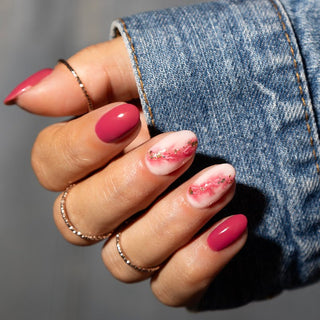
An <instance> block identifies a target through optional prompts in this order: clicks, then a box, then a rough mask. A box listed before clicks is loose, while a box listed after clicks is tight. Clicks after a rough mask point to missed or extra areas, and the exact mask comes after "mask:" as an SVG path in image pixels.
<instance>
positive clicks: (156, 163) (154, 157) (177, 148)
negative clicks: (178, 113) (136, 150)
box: [146, 130, 198, 175]
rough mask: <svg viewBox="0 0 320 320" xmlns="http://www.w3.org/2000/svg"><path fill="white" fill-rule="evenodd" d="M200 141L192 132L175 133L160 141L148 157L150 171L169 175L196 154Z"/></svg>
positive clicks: (151, 149) (150, 150)
mask: <svg viewBox="0 0 320 320" xmlns="http://www.w3.org/2000/svg"><path fill="white" fill-rule="evenodd" d="M197 146H198V140H197V137H196V135H195V134H194V133H193V132H191V131H187V130H184V131H179V132H174V133H171V134H169V135H168V136H166V137H165V138H163V139H162V140H160V141H159V142H158V143H156V144H155V145H154V146H153V147H152V148H150V149H149V151H148V153H147V155H146V164H147V167H148V169H149V170H150V171H151V172H152V173H153V174H156V175H167V174H169V173H171V172H173V171H175V170H177V169H178V168H180V167H181V166H183V165H184V164H185V163H186V162H187V161H188V160H189V159H190V158H191V157H192V156H193V155H194V154H195V152H196V149H197Z"/></svg>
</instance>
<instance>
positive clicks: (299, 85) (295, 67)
mask: <svg viewBox="0 0 320 320" xmlns="http://www.w3.org/2000/svg"><path fill="white" fill-rule="evenodd" d="M270 2H271V4H272V6H273V7H274V9H275V11H276V13H277V15H278V18H279V20H280V23H281V26H282V30H283V32H284V34H285V37H286V39H287V42H288V44H289V47H290V52H291V55H292V58H293V66H294V71H295V76H296V80H297V84H298V88H299V93H300V99H301V101H302V104H303V106H304V109H305V120H306V126H307V130H308V133H309V136H310V144H311V148H312V154H313V157H314V159H315V164H316V168H317V173H318V175H320V166H319V163H318V157H317V154H316V149H315V147H314V139H313V136H312V132H311V127H310V124H309V113H308V110H307V103H306V101H305V99H304V96H305V94H304V91H303V88H302V85H301V76H300V73H299V69H298V63H297V59H296V54H295V51H294V49H293V46H292V42H291V39H290V36H289V34H288V32H287V26H286V24H285V22H284V20H283V18H282V15H281V13H280V10H279V8H278V6H277V5H276V3H275V2H274V1H273V0H270Z"/></svg>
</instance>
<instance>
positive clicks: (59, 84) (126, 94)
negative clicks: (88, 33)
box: [4, 37, 138, 116]
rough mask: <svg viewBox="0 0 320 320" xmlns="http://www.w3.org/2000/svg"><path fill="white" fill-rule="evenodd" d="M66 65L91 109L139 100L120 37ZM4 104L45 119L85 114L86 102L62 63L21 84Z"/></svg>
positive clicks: (75, 56) (104, 43) (84, 51)
mask: <svg viewBox="0 0 320 320" xmlns="http://www.w3.org/2000/svg"><path fill="white" fill-rule="evenodd" d="M68 62H69V64H70V65H71V66H72V68H73V69H74V70H75V71H76V73H77V75H78V76H79V77H80V79H81V81H82V83H83V84H84V86H85V89H86V91H87V92H88V94H89V96H90V98H91V99H92V101H93V105H94V108H99V107H101V106H103V105H105V104H107V103H110V102H114V101H128V100H132V99H135V98H137V97H138V90H137V87H136V84H135V78H134V74H133V70H132V67H131V62H130V59H129V55H128V53H127V49H126V47H125V45H124V42H123V41H122V38H121V37H119V38H116V39H113V40H111V41H108V42H103V43H100V44H97V45H93V46H90V47H87V48H85V49H83V50H81V51H80V52H78V53H77V54H75V55H74V56H72V57H71V58H70V59H68ZM4 103H5V104H7V105H9V104H14V103H16V104H18V105H19V106H21V107H22V108H23V109H25V110H27V111H29V112H32V113H35V114H40V115H46V116H71V115H79V114H83V113H85V112H87V111H88V101H87V99H86V97H85V95H84V93H83V92H82V90H81V88H80V86H79V83H78V82H77V80H76V79H75V77H74V75H73V74H72V73H71V72H70V70H68V68H67V67H66V66H65V65H64V64H62V63H59V64H57V65H56V67H55V68H54V69H53V70H52V69H44V70H41V71H39V72H37V73H36V74H34V75H32V76H31V77H29V78H28V79H26V80H25V81H23V82H22V83H21V84H20V85H18V86H17V87H16V88H15V89H14V90H13V91H12V92H11V93H10V94H9V95H8V97H7V98H6V99H5V100H4Z"/></svg>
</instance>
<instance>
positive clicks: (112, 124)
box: [95, 104, 140, 142]
mask: <svg viewBox="0 0 320 320" xmlns="http://www.w3.org/2000/svg"><path fill="white" fill-rule="evenodd" d="M139 121H140V113H139V110H138V108H137V107H136V106H134V105H132V104H122V105H119V106H116V107H115V108H113V109H111V110H110V111H108V112H107V113H105V114H104V115H103V116H102V117H101V118H100V119H99V121H98V122H97V124H96V128H95V130H96V134H97V136H98V138H99V139H100V140H102V141H103V142H114V141H116V140H118V139H120V138H122V137H124V136H125V135H126V134H127V133H128V132H129V131H130V130H132V129H133V128H134V127H136V125H137V124H138V123H139Z"/></svg>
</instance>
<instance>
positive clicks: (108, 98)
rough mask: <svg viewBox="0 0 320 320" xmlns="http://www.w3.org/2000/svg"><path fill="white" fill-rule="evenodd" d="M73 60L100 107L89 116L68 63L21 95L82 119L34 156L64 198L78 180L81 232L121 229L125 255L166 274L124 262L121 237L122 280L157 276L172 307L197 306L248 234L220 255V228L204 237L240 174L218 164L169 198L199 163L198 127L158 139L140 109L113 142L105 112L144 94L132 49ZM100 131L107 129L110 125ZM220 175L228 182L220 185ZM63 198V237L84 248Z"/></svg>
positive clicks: (39, 110) (111, 47) (53, 133)
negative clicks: (215, 242) (215, 236)
mask: <svg viewBox="0 0 320 320" xmlns="http://www.w3.org/2000/svg"><path fill="white" fill-rule="evenodd" d="M68 61H69V63H70V64H71V66H72V67H73V68H74V69H75V70H76V71H77V73H78V75H79V76H80V78H81V80H82V82H83V83H84V84H85V86H86V89H87V91H88V92H89V94H90V96H91V98H92V100H93V102H94V106H95V110H94V111H92V112H90V113H87V101H86V99H85V97H84V96H83V93H82V92H81V90H80V88H79V86H78V84H77V82H76V81H75V79H74V77H73V75H72V74H71V73H70V71H69V70H68V69H67V68H66V67H65V66H64V65H62V64H58V65H57V66H56V67H55V68H54V70H53V71H52V73H50V74H48V75H47V76H46V77H45V78H43V79H42V80H41V81H40V82H39V83H37V84H36V85H34V86H33V87H28V88H27V89H26V90H22V91H21V92H20V93H19V94H18V95H17V96H15V97H14V101H15V102H16V103H17V104H18V105H19V106H21V107H22V108H23V109H25V110H27V111H29V112H32V113H35V114H40V115H46V116H72V115H82V116H81V117H77V118H75V119H73V120H70V121H68V122H63V123H56V124H53V125H51V126H49V127H47V128H45V129H44V130H43V131H42V132H40V133H39V135H38V137H37V139H36V141H35V144H34V147H33V150H32V159H31V160H32V166H33V169H34V171H35V173H36V175H37V177H38V179H39V181H40V183H41V184H42V185H43V186H44V187H45V188H47V189H49V190H53V191H60V192H61V191H63V190H64V189H65V188H66V187H67V186H68V185H70V184H71V183H76V185H75V186H74V187H73V188H72V190H71V191H70V193H69V194H68V198H67V200H66V210H67V212H68V216H69V218H70V220H71V221H72V223H73V225H74V226H75V227H76V228H77V229H79V230H81V231H82V233H87V234H102V233H106V232H109V231H113V230H114V229H117V228H119V227H120V228H121V246H122V249H123V250H124V252H125V253H126V255H127V256H128V257H130V259H132V262H133V263H134V264H136V265H139V266H154V265H158V264H161V268H160V270H159V271H158V272H157V273H156V274H150V273H143V272H138V271H136V270H134V269H133V268H131V267H129V266H128V265H126V264H125V263H124V261H123V260H122V259H121V257H120V256H119V254H118V252H117V249H116V245H115V235H113V236H112V237H111V238H110V239H109V241H107V242H106V243H105V244H104V246H103V248H102V260H103V262H104V264H105V266H106V268H107V269H108V270H109V271H110V272H111V273H112V274H113V276H114V277H116V278H117V279H119V280H120V281H124V282H136V281H141V280H144V279H146V278H150V279H151V282H150V284H151V289H152V291H153V293H154V294H155V296H156V297H157V298H158V299H159V300H160V301H162V302H163V303H165V304H167V305H171V306H185V305H192V304H195V303H196V302H197V301H198V299H200V298H201V296H202V294H203V293H204V292H205V290H206V288H207V286H208V285H209V284H210V282H211V281H213V280H214V278H215V276H216V275H217V274H218V273H219V271H220V270H221V269H222V268H223V267H224V266H225V265H226V264H227V263H228V262H229V261H230V260H231V259H232V257H233V256H234V255H235V254H236V253H237V252H238V251H239V250H240V249H241V248H242V246H243V245H244V243H245V240H246V237H247V232H246V229H245V228H242V229H243V230H242V232H238V234H237V236H236V239H234V241H233V242H232V243H231V244H230V245H227V246H226V247H225V248H222V249H221V250H220V251H215V250H212V248H210V246H209V245H208V242H207V239H208V237H209V235H210V234H212V232H213V230H214V229H215V227H216V226H217V225H218V224H219V222H218V223H217V225H215V226H212V227H210V228H209V229H208V230H206V231H204V232H203V233H201V234H198V232H199V230H200V229H201V228H203V227H204V226H205V224H206V223H207V222H208V221H209V220H210V219H211V218H212V217H213V216H214V215H215V214H216V213H218V212H219V211H220V210H221V209H222V208H223V207H224V206H226V205H227V203H228V202H229V201H230V200H231V199H232V197H233V195H234V192H235V178H234V176H235V171H234V169H233V168H232V167H231V166H230V165H226V164H224V165H219V166H215V167H209V168H207V169H205V170H203V171H202V172H199V173H198V174H197V175H195V176H194V177H192V178H191V179H190V180H189V181H186V182H185V183H183V184H182V185H180V186H179V187H177V188H176V189H175V190H173V191H171V192H169V193H165V195H164V194H163V193H164V192H165V190H166V189H167V188H168V186H169V185H170V184H171V183H173V182H174V181H175V180H176V179H177V178H178V177H180V176H181V175H182V174H183V173H184V172H185V171H186V170H187V169H188V168H189V166H190V165H191V163H192V161H193V158H194V154H195V151H196V146H197V138H196V137H195V135H194V134H193V133H192V132H190V131H186V132H180V133H163V134H161V135H158V136H156V137H154V138H152V139H150V136H149V133H148V130H147V126H146V122H145V119H144V117H143V115H142V113H141V112H140V121H136V120H134V121H133V122H132V123H133V124H131V126H132V128H131V127H130V130H129V129H128V130H127V129H125V130H127V131H126V132H125V134H122V131H121V132H120V133H121V134H118V136H117V139H116V140H115V141H113V140H112V139H109V137H110V136H109V134H110V132H107V133H108V135H107V138H106V139H101V135H99V133H98V134H97V130H96V128H97V124H98V123H100V124H101V121H102V120H101V119H102V118H103V117H104V115H105V114H107V113H108V112H110V111H111V110H113V109H114V108H117V107H118V106H121V105H123V104H124V103H125V102H124V101H131V100H133V99H136V98H137V97H138V92H137V88H136V85H135V80H134V76H133V71H132V69H131V65H130V60H129V57H128V55H127V52H126V49H125V46H124V44H123V42H122V39H121V38H117V39H115V40H112V41H110V42H106V43H101V44H97V45H94V46H92V47H89V48H86V49H84V50H82V51H80V52H79V53H77V54H76V55H74V56H73V57H71V58H70V59H68ZM20 89H21V86H20ZM57 92H59V95H57ZM137 106H138V107H139V105H137ZM135 121H136V122H135ZM128 128H129V126H128ZM99 130H100V131H99V132H100V133H101V132H104V128H100V129H99ZM106 130H107V129H106ZM162 156H163V157H162ZM213 173H214V174H213ZM215 173H217V174H218V178H219V179H220V180H219V179H218V180H219V181H220V182H221V181H223V183H222V184H221V185H219V186H216V185H215V183H216V182H217V181H218V180H216V179H215V178H216V174H215ZM223 179H225V180H223ZM207 180H209V189H210V190H209V189H206V187H207V186H208V184H207V185H206V181H207ZM225 181H227V182H228V183H225ZM213 182H214V183H213ZM190 190H193V191H194V192H196V193H198V191H199V190H200V191H201V192H204V193H203V194H204V196H201V195H191V194H190ZM160 195H161V197H160ZM196 196H197V197H196ZM60 199H61V194H60V195H59V196H58V197H57V199H56V201H55V203H54V205H53V214H54V219H55V223H56V225H57V228H58V229H59V231H60V232H61V234H62V236H63V237H64V238H65V239H66V240H67V241H69V242H70V243H73V244H75V245H91V244H94V242H92V241H88V240H83V239H81V238H79V237H77V236H76V235H74V234H73V233H72V232H70V230H69V229H68V228H67V226H66V224H65V223H64V221H63V220H62V218H61V215H60V210H59V204H60ZM136 213H140V214H139V215H138V216H134V215H135V214H136ZM128 219H130V220H129V221H128ZM126 221H127V222H126ZM125 222H126V223H125ZM195 235H197V236H196V237H195ZM211 238H212V236H211ZM225 243H226V242H225ZM213 247H214V246H213ZM141 248H143V250H141Z"/></svg>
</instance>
